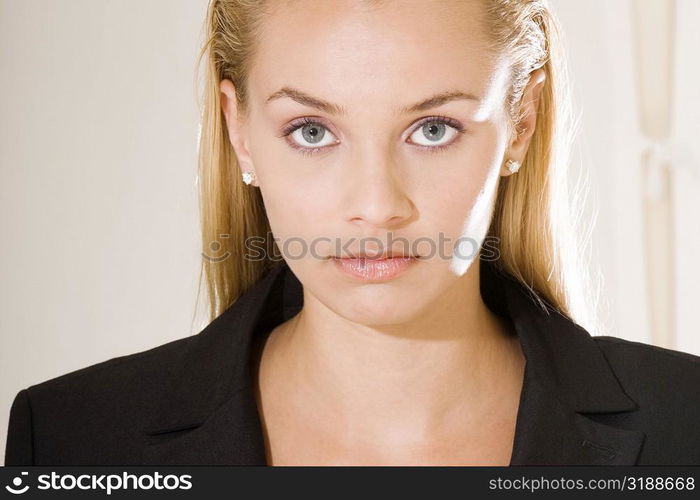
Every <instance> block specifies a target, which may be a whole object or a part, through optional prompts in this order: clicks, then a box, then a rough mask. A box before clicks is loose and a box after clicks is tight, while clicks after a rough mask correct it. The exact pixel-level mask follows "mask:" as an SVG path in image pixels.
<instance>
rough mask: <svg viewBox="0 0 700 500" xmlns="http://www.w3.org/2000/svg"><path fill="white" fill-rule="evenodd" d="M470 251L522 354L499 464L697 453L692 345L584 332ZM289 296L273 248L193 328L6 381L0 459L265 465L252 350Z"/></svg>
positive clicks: (295, 304)
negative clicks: (120, 352)
mask: <svg viewBox="0 0 700 500" xmlns="http://www.w3.org/2000/svg"><path fill="white" fill-rule="evenodd" d="M479 262H480V264H481V294H482V296H483V298H484V301H485V302H486V304H487V306H488V307H489V308H490V309H492V310H493V311H494V312H496V313H497V314H499V315H502V316H504V317H506V318H508V319H509V320H510V321H512V323H513V325H514V326H515V331H516V333H517V335H518V336H519V338H520V341H521V344H522V347H523V351H524V354H525V357H526V367H525V380H524V385H523V390H522V393H521V397H520V407H519V410H518V416H517V424H516V430H515V441H514V445H513V455H512V460H511V465H543V464H544V465H547V464H549V465H573V464H583V465H585V464H591V465H593V464H615V465H634V464H638V465H642V464H644V465H646V464H654V465H668V464H685V465H691V464H692V465H698V464H700V357H698V356H694V355H691V354H687V353H683V352H679V351H674V350H669V349H663V348H660V347H655V346H652V345H648V344H643V343H638V342H631V341H627V340H623V339H620V338H616V337H608V336H606V337H603V336H595V337H593V336H591V335H589V333H588V332H587V331H585V330H584V329H582V328H581V327H579V326H577V325H576V324H574V323H573V322H571V321H570V320H568V319H566V318H564V317H563V316H562V315H560V314H558V313H556V311H554V310H551V309H549V308H548V309H547V312H545V310H544V309H541V308H540V307H539V306H538V305H537V304H536V302H535V301H534V300H533V299H532V298H531V297H530V296H529V295H528V293H527V289H526V288H525V287H523V286H522V285H520V284H519V283H518V282H517V281H515V280H514V279H513V278H512V277H510V275H507V274H502V273H501V272H500V271H498V270H497V269H496V268H495V267H494V266H493V264H492V263H490V262H487V261H484V260H481V261H479ZM302 302H303V295H302V288H301V284H300V283H299V281H298V280H297V278H296V276H295V275H294V274H293V273H292V272H291V270H290V269H289V267H288V266H287V264H286V263H285V262H284V261H281V263H280V264H279V265H278V266H277V267H276V268H274V269H273V270H271V271H269V272H268V273H267V274H266V275H265V276H264V277H263V278H262V279H261V280H260V281H258V282H257V283H256V284H255V285H254V286H253V287H252V288H251V289H250V290H249V291H248V292H247V293H245V294H244V295H243V296H242V297H241V298H239V300H238V301H236V302H235V303H234V304H233V305H232V306H231V307H230V308H228V309H227V310H226V311H225V312H224V313H223V314H221V315H220V316H219V317H218V318H216V319H215V320H214V321H212V322H211V323H210V324H209V325H208V326H207V327H206V328H204V329H203V330H202V331H201V332H200V333H198V334H197V335H192V336H189V337H186V338H182V339H179V340H175V341H172V342H169V343H166V344H163V345H161V346H158V347H155V348H153V349H150V350H147V351H143V352H138V353H135V354H130V355H126V356H120V357H116V358H112V359H109V360H107V361H104V362H101V363H98V364H95V365H92V366H88V367H86V368H83V369H80V370H77V371H73V372H71V373H67V374H65V375H62V376H59V377H56V378H53V379H51V380H47V381H44V382H42V383H39V384H35V385H32V386H30V387H28V388H26V389H22V390H20V391H19V392H18V394H17V395H16V397H15V399H14V402H13V404H12V408H11V411H10V419H9V430H8V436H7V448H6V452H5V463H6V465H190V464H192V465H209V464H211V465H226V464H229V465H232V464H233V465H236V464H240V465H265V449H264V441H263V434H262V427H261V422H260V417H259V414H258V410H257V406H256V403H255V397H254V393H253V390H252V380H253V379H252V376H251V368H254V367H255V366H257V365H256V363H257V362H258V360H259V358H258V355H257V354H254V353H257V352H258V350H259V346H261V345H262V343H261V341H262V340H264V339H265V338H266V334H267V333H269V331H270V330H271V329H272V328H273V327H274V326H276V325H278V324H279V323H281V322H283V321H285V320H286V319H288V318H290V317H292V316H293V315H294V314H296V313H297V312H298V311H299V310H300V308H301V306H302Z"/></svg>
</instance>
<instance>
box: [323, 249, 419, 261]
mask: <svg viewBox="0 0 700 500" xmlns="http://www.w3.org/2000/svg"><path fill="white" fill-rule="evenodd" d="M394 257H418V256H417V255H411V254H407V253H404V252H392V251H388V252H384V253H382V254H379V255H367V253H365V252H357V253H351V254H350V255H344V256H342V257H338V256H334V258H336V259H369V260H382V259H388V258H394Z"/></svg>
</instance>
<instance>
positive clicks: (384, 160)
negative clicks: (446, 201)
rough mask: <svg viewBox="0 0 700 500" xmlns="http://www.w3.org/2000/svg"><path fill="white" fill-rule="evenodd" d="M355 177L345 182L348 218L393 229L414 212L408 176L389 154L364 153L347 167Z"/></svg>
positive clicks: (376, 226)
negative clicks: (408, 187)
mask: <svg viewBox="0 0 700 500" xmlns="http://www.w3.org/2000/svg"><path fill="white" fill-rule="evenodd" d="M348 171H350V172H352V177H351V178H350V179H348V181H347V182H346V183H345V184H346V186H347V188H346V196H345V197H344V200H343V201H344V204H343V206H342V210H343V211H344V213H345V217H346V220H348V221H349V222H350V223H352V224H355V225H364V226H368V227H367V228H366V229H369V230H371V229H372V228H393V227H396V226H400V225H402V224H404V223H405V222H406V221H407V220H409V219H410V218H411V216H412V215H413V213H414V208H415V206H414V204H413V202H412V201H411V198H410V196H409V193H408V192H407V189H406V188H407V186H406V181H407V178H406V177H405V176H404V175H403V174H402V172H401V171H400V165H398V164H397V163H396V162H395V161H394V160H393V158H391V156H390V155H389V154H383V153H378V154H372V155H365V156H364V158H359V159H356V162H355V163H354V164H353V165H352V166H351V167H350V168H349V169H348Z"/></svg>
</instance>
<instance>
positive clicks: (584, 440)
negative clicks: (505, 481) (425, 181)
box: [481, 261, 645, 465]
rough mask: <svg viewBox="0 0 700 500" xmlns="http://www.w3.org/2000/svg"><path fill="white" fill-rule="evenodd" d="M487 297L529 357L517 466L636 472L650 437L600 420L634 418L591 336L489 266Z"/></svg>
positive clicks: (515, 458) (483, 279)
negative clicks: (603, 416)
mask: <svg viewBox="0 0 700 500" xmlns="http://www.w3.org/2000/svg"><path fill="white" fill-rule="evenodd" d="M481 271H482V275H481V283H482V297H483V298H484V300H485V302H486V303H487V305H489V307H490V308H491V309H494V310H496V311H497V312H500V314H504V315H506V316H507V317H509V318H510V320H511V322H512V323H513V326H514V328H515V331H516V333H517V335H518V337H519V339H520V343H521V346H522V349H523V353H524V355H525V358H526V366H525V380H524V383H523V391H522V393H521V398H520V408H519V410H518V418H517V424H516V431H515V436H516V437H515V442H514V445H513V456H512V458H511V465H634V464H635V463H636V460H637V457H638V456H639V453H640V451H641V447H642V444H643V442H644V438H645V435H644V433H643V432H640V431H635V430H628V429H623V428H616V427H612V426H609V425H606V424H603V423H600V422H596V421H595V415H596V414H603V413H620V412H629V411H635V410H637V409H638V408H639V407H638V405H637V404H636V402H635V401H633V400H632V399H631V398H630V397H629V396H628V395H627V394H626V393H625V392H624V390H623V388H622V387H621V386H620V383H619V382H618V380H617V378H616V377H615V374H614V372H613V371H612V369H611V367H610V365H609V364H608V362H607V360H606V359H605V357H604V355H603V353H602V351H601V350H600V348H599V347H598V345H597V344H596V342H595V340H594V339H593V337H591V335H590V334H589V333H588V332H587V331H586V330H584V329H583V328H582V327H580V326H579V325H577V324H576V323H574V322H572V321H571V320H569V319H568V318H566V317H564V316H563V315H561V314H560V313H558V312H557V311H556V310H554V309H553V308H552V307H550V306H549V305H548V304H546V303H543V302H540V301H538V300H537V299H536V298H535V297H533V295H532V294H531V293H530V292H529V290H528V289H527V287H525V286H524V285H522V284H521V283H520V282H518V281H516V280H515V279H514V278H512V277H511V276H510V275H506V274H505V273H503V272H502V271H500V270H498V269H497V268H496V267H495V266H493V265H492V264H489V263H487V262H486V261H482V265H481Z"/></svg>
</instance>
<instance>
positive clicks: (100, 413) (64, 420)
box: [5, 335, 197, 465]
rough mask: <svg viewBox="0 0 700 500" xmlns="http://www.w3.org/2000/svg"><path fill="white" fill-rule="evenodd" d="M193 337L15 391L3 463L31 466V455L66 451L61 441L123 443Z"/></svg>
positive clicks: (135, 427)
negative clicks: (59, 449) (110, 441)
mask: <svg viewBox="0 0 700 500" xmlns="http://www.w3.org/2000/svg"><path fill="white" fill-rule="evenodd" d="M196 337H197V335H193V336H189V337H185V338H182V339H177V340H174V341H171V342H168V343H165V344H162V345H159V346H156V347H153V348H151V349H148V350H146V351H141V352H136V353H132V354H127V355H124V356H118V357H114V358H111V359H108V360H105V361H102V362H99V363H95V364H93V365H90V366H86V367H84V368H80V369H78V370H74V371H71V372H68V373H65V374H63V375H60V376H57V377H54V378H51V379H48V380H45V381H42V382H40V383H37V384H33V385H31V386H29V387H26V388H24V389H21V390H20V391H18V392H17V394H16V395H15V397H14V400H13V402H12V406H11V408H10V417H9V424H8V432H7V443H6V450H5V464H6V465H31V464H32V463H34V462H36V458H37V456H55V453H54V452H55V451H56V450H57V449H58V448H61V449H68V447H67V446H66V445H65V443H69V442H71V441H73V442H80V441H81V440H83V441H87V442H93V443H100V442H102V443H104V444H109V443H106V442H105V441H107V440H112V441H115V442H117V441H120V440H121V443H126V442H129V437H130V436H131V435H132V433H133V431H134V430H135V429H137V428H139V424H140V423H141V421H142V418H143V415H144V414H145V413H146V412H148V411H149V410H148V409H149V408H150V407H151V405H152V403H153V402H154V401H157V400H158V395H159V392H160V391H162V389H163V387H164V386H165V384H166V383H167V381H168V380H169V377H170V375H171V373H172V370H173V368H172V367H173V366H176V365H177V362H178V360H179V359H181V357H182V356H183V355H184V354H185V353H186V352H187V351H188V349H189V347H190V345H191V344H192V342H193V341H194V339H195V338H196ZM112 449H115V450H117V449H119V448H118V447H117V446H115V447H113V448H112ZM118 458H119V457H114V459H115V460H117V459H118Z"/></svg>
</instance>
